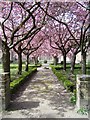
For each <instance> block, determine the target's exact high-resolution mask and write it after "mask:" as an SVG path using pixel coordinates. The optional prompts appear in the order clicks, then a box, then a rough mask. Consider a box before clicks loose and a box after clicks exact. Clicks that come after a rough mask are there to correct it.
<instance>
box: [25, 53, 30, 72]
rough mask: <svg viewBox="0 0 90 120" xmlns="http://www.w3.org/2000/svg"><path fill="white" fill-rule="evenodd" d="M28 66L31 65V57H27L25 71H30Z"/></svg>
mask: <svg viewBox="0 0 90 120" xmlns="http://www.w3.org/2000/svg"><path fill="white" fill-rule="evenodd" d="M28 64H29V55H27V60H26V68H25V71H28Z"/></svg>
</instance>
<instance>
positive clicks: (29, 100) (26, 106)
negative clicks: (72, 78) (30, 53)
mask: <svg viewBox="0 0 90 120" xmlns="http://www.w3.org/2000/svg"><path fill="white" fill-rule="evenodd" d="M69 99H70V94H69V93H67V92H66V90H65V89H64V87H63V86H62V85H61V84H60V82H59V81H58V80H57V77H56V76H55V75H54V74H53V73H52V71H51V70H50V69H44V68H41V69H38V72H37V73H36V74H35V75H34V76H33V77H32V78H31V79H30V80H29V81H27V82H26V83H25V84H24V85H23V86H22V87H21V88H20V90H19V91H18V92H17V93H16V94H15V95H13V97H12V100H11V104H10V108H9V110H8V111H5V112H4V113H3V118H85V117H86V118H87V116H85V115H80V114H77V111H76V109H75V106H73V105H72V104H71V103H70V101H69Z"/></svg>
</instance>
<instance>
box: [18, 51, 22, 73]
mask: <svg viewBox="0 0 90 120" xmlns="http://www.w3.org/2000/svg"><path fill="white" fill-rule="evenodd" d="M18 74H19V75H21V74H22V52H19V54H18Z"/></svg>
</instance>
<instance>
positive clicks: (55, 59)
mask: <svg viewBox="0 0 90 120" xmlns="http://www.w3.org/2000/svg"><path fill="white" fill-rule="evenodd" d="M57 63H58V58H57V56H55V57H54V65H57Z"/></svg>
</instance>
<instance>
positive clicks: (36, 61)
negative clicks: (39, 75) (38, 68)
mask: <svg viewBox="0 0 90 120" xmlns="http://www.w3.org/2000/svg"><path fill="white" fill-rule="evenodd" d="M34 63H35V65H37V64H38V58H37V57H35V58H34Z"/></svg>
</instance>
